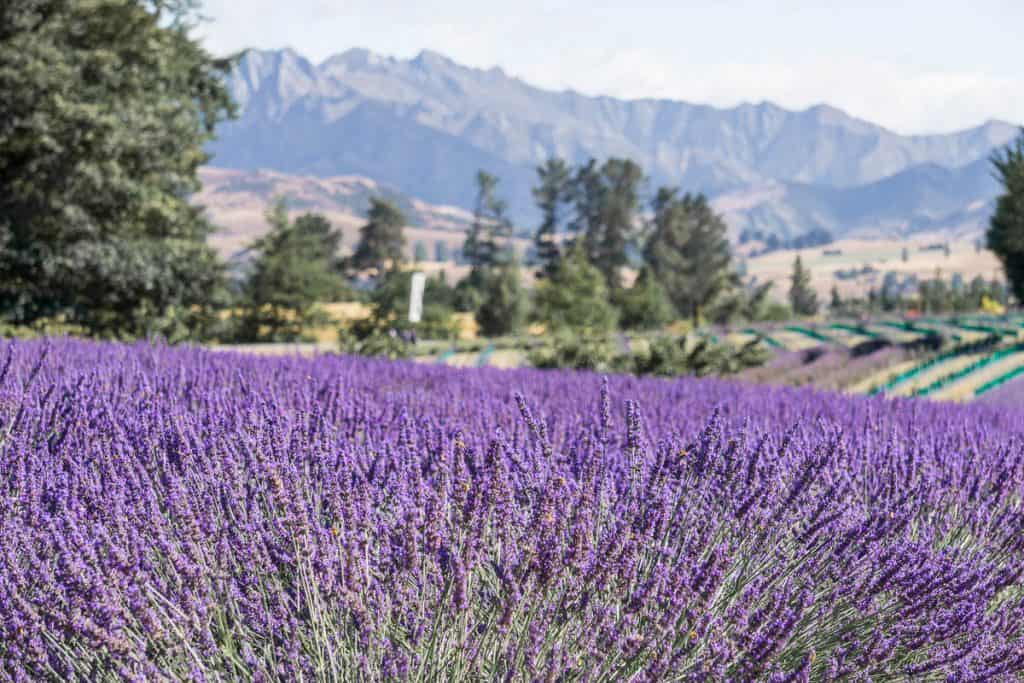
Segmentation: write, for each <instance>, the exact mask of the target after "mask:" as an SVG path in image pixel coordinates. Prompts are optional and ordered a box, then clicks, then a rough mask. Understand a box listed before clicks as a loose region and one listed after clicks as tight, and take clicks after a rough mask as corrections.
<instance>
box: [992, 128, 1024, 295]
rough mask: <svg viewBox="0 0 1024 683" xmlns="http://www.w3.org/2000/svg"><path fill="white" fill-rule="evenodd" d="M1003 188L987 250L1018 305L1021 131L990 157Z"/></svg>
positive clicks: (1023, 272)
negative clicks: (996, 258) (1001, 269)
mask: <svg viewBox="0 0 1024 683" xmlns="http://www.w3.org/2000/svg"><path fill="white" fill-rule="evenodd" d="M992 165H993V166H994V167H995V170H996V175H997V176H998V178H999V180H1000V182H1001V183H1002V185H1003V193H1002V194H1001V195H1000V196H999V199H998V200H997V203H996V210H995V213H994V214H993V215H992V219H991V221H990V222H989V229H988V233H987V235H986V237H987V239H988V248H989V249H991V250H992V251H993V252H995V255H996V256H997V257H998V258H999V260H1000V261H1001V262H1002V264H1003V270H1004V271H1005V272H1006V278H1007V280H1008V281H1009V284H1010V288H1011V289H1012V291H1013V293H1014V296H1016V297H1017V301H1018V302H1024V129H1022V131H1021V134H1020V136H1018V137H1017V139H1016V140H1015V141H1014V142H1013V143H1011V144H1010V145H1008V146H1007V147H1006V148H1004V149H1003V150H1001V151H999V152H996V153H995V154H993V155H992Z"/></svg>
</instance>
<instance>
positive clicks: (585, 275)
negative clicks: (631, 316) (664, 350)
mask: <svg viewBox="0 0 1024 683" xmlns="http://www.w3.org/2000/svg"><path fill="white" fill-rule="evenodd" d="M534 317H535V318H536V319H537V320H539V321H540V322H543V323H544V324H545V325H546V326H547V327H548V328H549V329H551V330H563V329H571V330H591V331H599V332H607V331H609V330H612V329H614V328H615V324H616V318H617V313H616V311H615V308H614V306H612V304H611V301H610V297H609V293H608V286H607V285H606V284H605V280H604V276H603V275H602V274H601V271H599V270H598V269H597V268H596V267H594V266H593V265H591V264H590V263H589V262H588V261H587V255H586V253H585V252H584V250H583V245H582V244H581V243H579V242H577V243H576V244H575V245H573V247H572V249H571V250H570V251H569V253H568V254H566V256H565V258H563V259H561V261H560V262H559V263H558V266H557V267H556V268H555V271H554V273H553V275H552V277H551V278H550V280H548V281H544V282H541V283H540V284H539V285H538V286H537V290H536V293H535V295H534Z"/></svg>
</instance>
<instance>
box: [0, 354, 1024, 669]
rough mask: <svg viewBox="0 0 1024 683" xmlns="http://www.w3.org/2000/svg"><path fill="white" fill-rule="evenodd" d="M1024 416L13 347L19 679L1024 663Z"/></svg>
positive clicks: (322, 360)
mask: <svg viewBox="0 0 1024 683" xmlns="http://www.w3.org/2000/svg"><path fill="white" fill-rule="evenodd" d="M1022 425H1024V413H1022V411H1020V410H1014V409H1005V408H1004V409H995V408H987V407H984V406H968V407H961V406H944V405H938V404H929V403H924V402H910V401H892V402H886V401H883V400H880V399H878V400H875V399H852V398H847V397H842V396H838V395H832V394H823V393H816V392H813V391H811V390H807V389H791V388H770V387H751V386H745V385H741V384H738V383H726V382H718V381H708V380H680V381H669V380H656V379H645V380H640V379H636V378H630V377H614V378H611V379H609V380H607V381H606V382H603V381H602V379H601V378H600V377H599V376H596V375H593V374H588V373H556V372H543V371H537V370H519V371H499V370H479V371H477V370H453V369H451V368H445V367H438V366H429V365H415V364H412V363H404V362H397V363H389V362H386V361H376V360H366V359H350V358H339V357H318V358H315V359H312V360H302V359H298V358H257V357H247V356H241V355H234V354H230V353H225V354H213V353H208V352H204V351H200V350H189V349H171V348H165V347H150V346H145V345H137V346H120V345H101V344H91V343H82V342H72V341H55V342H22V343H4V344H2V345H0V481H2V482H3V488H2V489H0V539H2V543H0V671H2V674H0V678H3V679H4V680H17V681H22V680H38V679H43V680H71V679H79V680H137V681H143V680H157V681H158V680H178V679H190V680H196V681H203V680H241V681H269V680H278V679H286V680H292V679H294V680H298V679H302V680H345V681H354V680H367V681H370V680H385V679H387V680H414V681H420V680H431V681H436V680H517V681H518V680H524V681H525V680H548V681H570V680H571V681H576V680H580V681H620V680H687V681H691V680H692V681H717V680H770V681H799V680H840V679H842V680H868V679H871V680H915V681H925V680H950V681H967V680H972V681H973V680H1005V681H1015V680H1019V676H1020V674H1021V672H1022V671H1024V597H1022V593H1024V589H1022V585H1021V572H1022V570H1024V510H1022V494H1024V441H1022V433H1021V430H1022Z"/></svg>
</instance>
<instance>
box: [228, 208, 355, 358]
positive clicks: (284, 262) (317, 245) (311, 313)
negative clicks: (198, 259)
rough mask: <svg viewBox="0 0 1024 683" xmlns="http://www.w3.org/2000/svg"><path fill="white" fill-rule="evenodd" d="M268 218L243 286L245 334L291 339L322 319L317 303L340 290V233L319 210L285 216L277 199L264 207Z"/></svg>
mask: <svg viewBox="0 0 1024 683" xmlns="http://www.w3.org/2000/svg"><path fill="white" fill-rule="evenodd" d="M267 221H268V222H269V223H270V226H271V228H270V232H268V233H267V234H266V235H264V236H263V237H261V238H259V239H258V240H256V241H255V242H254V243H253V244H252V246H251V247H250V251H251V252H253V253H254V254H256V258H255V259H254V262H253V264H252V271H251V273H250V275H249V277H248V279H247V280H246V282H245V285H244V287H243V302H244V307H245V312H244V315H243V320H242V323H243V325H242V330H243V336H244V337H245V338H246V339H248V340H253V339H267V340H271V341H295V340H297V339H300V338H301V337H302V333H303V330H304V329H305V328H307V327H308V326H310V325H313V324H316V323H318V322H320V321H321V320H322V317H323V316H322V315H321V314H320V312H319V311H318V310H317V308H316V304H317V302H319V301H325V300H330V299H335V298H337V297H338V296H340V294H341V293H342V292H343V291H344V285H343V283H342V280H341V277H340V275H339V274H338V259H337V251H338V247H339V245H340V242H341V234H340V233H338V232H337V231H335V230H334V229H333V228H332V227H331V225H330V223H329V222H328V221H327V220H326V219H325V218H324V217H323V216H320V215H318V214H304V215H302V216H300V217H298V218H297V219H295V221H294V222H292V221H289V219H288V211H287V206H286V205H285V203H284V202H283V201H280V200H279V201H277V202H275V203H274V205H273V206H272V207H271V209H270V210H269V211H268V212H267Z"/></svg>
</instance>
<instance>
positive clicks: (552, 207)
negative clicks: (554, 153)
mask: <svg viewBox="0 0 1024 683" xmlns="http://www.w3.org/2000/svg"><path fill="white" fill-rule="evenodd" d="M571 180H572V171H571V169H570V168H569V165H568V164H567V163H566V162H565V160H564V159H557V158H556V159H548V160H547V162H545V163H544V165H543V166H538V167H537V181H538V184H537V186H536V187H534V188H533V197H534V200H535V201H536V202H537V208H538V209H540V212H541V216H542V217H543V218H542V220H541V224H540V227H539V228H538V229H537V235H536V236H535V238H534V244H535V247H536V250H537V254H536V260H537V263H538V264H539V265H540V269H539V270H538V271H537V276H538V277H551V276H552V275H553V274H554V272H555V269H556V268H557V267H558V259H559V256H560V254H561V252H560V250H559V247H558V231H559V229H560V228H561V227H562V222H563V219H564V216H563V208H564V206H565V204H566V203H567V202H568V201H570V200H571V198H572V187H571Z"/></svg>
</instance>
